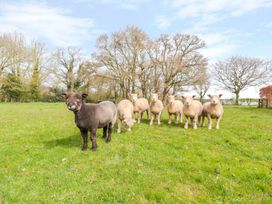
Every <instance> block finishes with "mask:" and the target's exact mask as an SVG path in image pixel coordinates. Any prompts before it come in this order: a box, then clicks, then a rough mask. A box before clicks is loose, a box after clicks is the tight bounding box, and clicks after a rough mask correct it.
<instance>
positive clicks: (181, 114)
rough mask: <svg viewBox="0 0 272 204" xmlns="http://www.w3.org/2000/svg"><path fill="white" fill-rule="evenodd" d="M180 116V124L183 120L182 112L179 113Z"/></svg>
mask: <svg viewBox="0 0 272 204" xmlns="http://www.w3.org/2000/svg"><path fill="white" fill-rule="evenodd" d="M179 118H180V124H181V123H182V122H183V121H182V113H180V114H179Z"/></svg>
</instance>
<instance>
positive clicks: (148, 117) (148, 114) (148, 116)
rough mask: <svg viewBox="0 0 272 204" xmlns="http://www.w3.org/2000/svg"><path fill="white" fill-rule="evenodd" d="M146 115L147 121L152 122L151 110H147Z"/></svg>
mask: <svg viewBox="0 0 272 204" xmlns="http://www.w3.org/2000/svg"><path fill="white" fill-rule="evenodd" d="M146 114H147V120H150V109H147V110H146Z"/></svg>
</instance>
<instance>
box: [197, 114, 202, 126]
mask: <svg viewBox="0 0 272 204" xmlns="http://www.w3.org/2000/svg"><path fill="white" fill-rule="evenodd" d="M200 123H201V116H198V120H197V127H200Z"/></svg>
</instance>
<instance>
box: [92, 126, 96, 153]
mask: <svg viewBox="0 0 272 204" xmlns="http://www.w3.org/2000/svg"><path fill="white" fill-rule="evenodd" d="M96 131H97V129H92V130H91V140H92V150H93V151H95V150H96V149H97V144H96Z"/></svg>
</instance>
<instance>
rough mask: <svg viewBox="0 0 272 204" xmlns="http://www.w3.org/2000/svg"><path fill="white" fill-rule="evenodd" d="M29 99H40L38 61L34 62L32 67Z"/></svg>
mask: <svg viewBox="0 0 272 204" xmlns="http://www.w3.org/2000/svg"><path fill="white" fill-rule="evenodd" d="M29 93H30V98H31V99H32V100H37V99H39V98H40V68H39V60H37V61H36V63H35V65H34V67H33V73H32V78H31V82H30V89H29Z"/></svg>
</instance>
